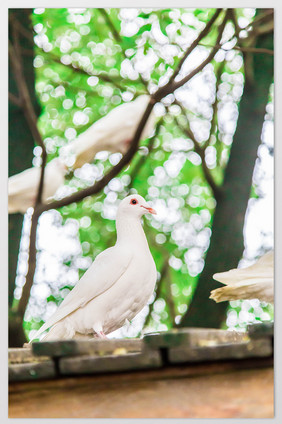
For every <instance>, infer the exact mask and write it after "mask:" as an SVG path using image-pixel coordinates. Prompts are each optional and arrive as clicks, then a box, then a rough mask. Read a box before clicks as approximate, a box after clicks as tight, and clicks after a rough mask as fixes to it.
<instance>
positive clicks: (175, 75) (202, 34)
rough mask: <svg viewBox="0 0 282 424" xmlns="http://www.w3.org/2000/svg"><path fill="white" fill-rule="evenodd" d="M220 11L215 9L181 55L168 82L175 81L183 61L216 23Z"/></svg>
mask: <svg viewBox="0 0 282 424" xmlns="http://www.w3.org/2000/svg"><path fill="white" fill-rule="evenodd" d="M221 11H222V9H217V10H216V12H215V13H214V15H213V17H212V18H211V19H210V20H209V21H208V23H207V24H206V26H205V28H204V29H203V30H202V32H200V34H199V35H198V37H197V38H196V39H195V40H194V41H193V43H192V44H191V46H190V47H189V48H188V49H187V50H186V52H185V54H184V55H183V57H182V59H181V60H180V62H179V64H178V65H177V67H176V69H175V71H174V72H173V74H172V76H171V78H170V81H169V82H172V81H174V80H175V78H176V77H177V75H178V74H179V72H180V70H181V68H182V65H183V63H184V62H185V60H186V59H187V57H188V56H189V54H190V53H191V52H192V51H193V50H194V49H195V47H197V45H198V44H199V43H200V41H201V40H202V39H203V38H204V37H205V36H206V35H207V34H208V33H209V31H210V29H211V27H212V25H213V24H214V22H215V21H216V19H217V18H218V16H219V15H220V12H221Z"/></svg>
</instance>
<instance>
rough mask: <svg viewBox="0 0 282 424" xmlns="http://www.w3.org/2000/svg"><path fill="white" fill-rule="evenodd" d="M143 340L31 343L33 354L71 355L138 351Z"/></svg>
mask: <svg viewBox="0 0 282 424" xmlns="http://www.w3.org/2000/svg"><path fill="white" fill-rule="evenodd" d="M142 346H143V341H142V340H141V339H109V340H100V339H93V340H89V341H88V340H87V341H86V340H79V341H76V340H62V341H50V342H35V343H32V352H33V354H34V355H37V356H40V355H48V356H52V357H60V356H73V355H101V356H102V355H105V354H109V353H114V352H115V351H117V352H118V351H120V352H122V353H127V352H140V351H141V350H142Z"/></svg>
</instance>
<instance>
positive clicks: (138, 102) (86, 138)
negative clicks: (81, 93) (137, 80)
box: [60, 94, 155, 169]
mask: <svg viewBox="0 0 282 424" xmlns="http://www.w3.org/2000/svg"><path fill="white" fill-rule="evenodd" d="M149 101H150V96H148V95H145V94H144V95H142V96H139V97H137V98H136V99H135V100H133V101H132V102H128V103H123V104H122V105H120V106H117V107H115V108H114V109H113V110H111V111H110V112H109V113H108V114H107V115H106V116H104V117H103V118H101V119H99V120H98V121H96V122H94V124H92V125H91V126H90V127H89V128H88V129H87V130H86V131H84V132H83V133H81V134H80V135H79V136H78V137H77V138H76V139H74V140H73V141H71V142H70V143H68V144H67V145H66V146H65V147H63V148H62V149H61V152H60V153H61V155H62V158H63V159H64V160H65V161H66V160H67V161H69V159H68V157H69V156H73V160H74V163H73V164H72V163H71V162H68V163H69V164H70V166H72V167H73V168H74V169H76V168H80V167H81V166H82V165H84V164H85V163H87V162H92V160H93V159H94V157H95V155H96V154H97V153H98V152H100V151H102V150H106V151H109V152H112V153H116V152H121V153H122V154H124V153H126V151H127V150H128V148H129V145H130V142H131V141H132V139H133V137H134V134H135V131H136V129H137V126H138V124H139V121H140V120H141V118H142V115H143V113H144V112H145V109H146V107H147V105H148V103H149ZM154 123H155V115H154V113H153V112H152V113H151V115H150V117H149V119H148V121H147V123H146V125H145V127H144V129H143V132H142V135H141V140H142V138H143V139H144V138H146V137H148V136H149V135H150V134H151V133H152V131H153V129H154Z"/></svg>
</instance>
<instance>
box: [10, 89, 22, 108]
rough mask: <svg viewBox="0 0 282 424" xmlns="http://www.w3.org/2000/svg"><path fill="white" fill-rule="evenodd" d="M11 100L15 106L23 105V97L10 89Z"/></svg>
mask: <svg viewBox="0 0 282 424" xmlns="http://www.w3.org/2000/svg"><path fill="white" fill-rule="evenodd" d="M9 100H10V102H12V103H13V104H14V105H15V106H18V107H22V102H21V99H20V98H19V97H17V96H15V95H14V94H13V93H11V92H10V91H9Z"/></svg>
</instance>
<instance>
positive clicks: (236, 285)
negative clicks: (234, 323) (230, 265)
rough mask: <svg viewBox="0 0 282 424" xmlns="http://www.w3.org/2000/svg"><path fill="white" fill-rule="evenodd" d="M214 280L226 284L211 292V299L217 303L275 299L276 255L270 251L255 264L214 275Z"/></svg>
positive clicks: (269, 300) (271, 300) (270, 300)
mask: <svg viewBox="0 0 282 424" xmlns="http://www.w3.org/2000/svg"><path fill="white" fill-rule="evenodd" d="M213 278H214V279H215V280H218V281H220V282H221V283H223V284H226V286H225V287H220V288H218V289H215V290H212V291H211V296H210V298H211V299H213V300H215V301H216V302H223V301H226V300H237V299H259V300H261V301H265V302H273V299H274V254H273V251H270V252H268V253H266V254H265V255H263V256H262V257H261V258H260V259H259V260H258V261H257V262H256V263H255V264H253V265H251V266H249V267H246V268H238V269H231V270H230V271H227V272H220V273H217V274H214V276H213Z"/></svg>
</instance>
